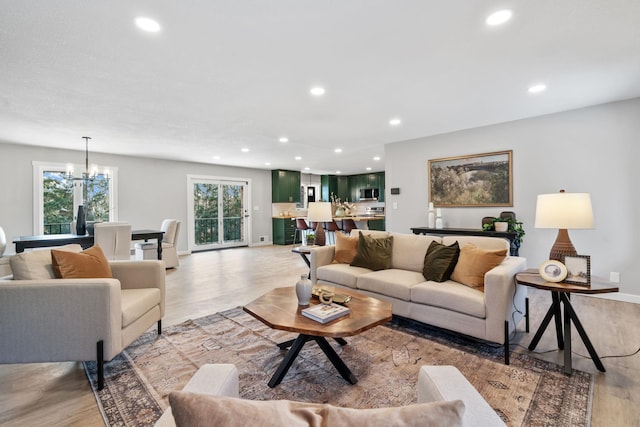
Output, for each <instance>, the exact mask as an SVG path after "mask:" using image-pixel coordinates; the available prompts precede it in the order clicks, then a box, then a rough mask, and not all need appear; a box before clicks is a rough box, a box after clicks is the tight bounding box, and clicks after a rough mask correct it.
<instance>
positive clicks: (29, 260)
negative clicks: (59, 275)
mask: <svg viewBox="0 0 640 427" xmlns="http://www.w3.org/2000/svg"><path fill="white" fill-rule="evenodd" d="M57 249H58V250H59V251H69V252H81V251H82V246H80V245H77V244H73V245H65V246H60V247H59V248H57ZM9 264H10V265H11V271H12V273H13V279H14V280H47V279H55V278H56V275H55V273H54V272H53V264H52V261H51V251H50V250H49V249H46V250H38V251H32V252H22V253H19V254H16V255H14V256H12V257H11V259H10V260H9Z"/></svg>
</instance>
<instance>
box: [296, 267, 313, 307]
mask: <svg viewBox="0 0 640 427" xmlns="http://www.w3.org/2000/svg"><path fill="white" fill-rule="evenodd" d="M312 288H313V286H312V285H311V280H309V278H308V277H307V275H306V274H301V275H300V280H298V283H296V296H297V297H298V304H299V305H309V300H310V299H311V291H312Z"/></svg>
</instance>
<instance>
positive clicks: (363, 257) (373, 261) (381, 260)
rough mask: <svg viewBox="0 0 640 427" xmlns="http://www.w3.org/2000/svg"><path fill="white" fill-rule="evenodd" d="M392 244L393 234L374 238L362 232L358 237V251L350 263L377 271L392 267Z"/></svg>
mask: <svg viewBox="0 0 640 427" xmlns="http://www.w3.org/2000/svg"><path fill="white" fill-rule="evenodd" d="M392 246H393V236H389V237H385V238H382V239H374V238H373V237H371V236H367V235H364V234H362V232H360V236H359V237H358V252H357V253H356V256H355V257H354V258H353V261H351V264H350V265H353V266H354V267H364V268H368V269H370V270H376V271H377V270H386V269H387V268H391V248H392Z"/></svg>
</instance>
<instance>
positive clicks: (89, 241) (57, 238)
mask: <svg viewBox="0 0 640 427" xmlns="http://www.w3.org/2000/svg"><path fill="white" fill-rule="evenodd" d="M163 235H164V231H159V230H133V231H131V240H144V241H147V240H153V239H155V240H156V241H157V242H158V259H162V237H163ZM13 243H15V244H16V253H20V252H24V250H25V249H34V248H48V247H51V246H64V245H70V244H73V243H76V244H78V245H80V246H82V249H87V248H89V247H91V246H93V236H91V235H88V234H86V235H84V236H77V235H75V234H43V235H39V236H21V237H18V238H17V239H16V240H14V241H13Z"/></svg>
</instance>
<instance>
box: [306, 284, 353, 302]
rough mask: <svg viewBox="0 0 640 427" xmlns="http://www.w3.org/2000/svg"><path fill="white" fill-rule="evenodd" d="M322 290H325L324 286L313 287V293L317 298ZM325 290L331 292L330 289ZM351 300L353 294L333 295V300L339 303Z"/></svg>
mask: <svg viewBox="0 0 640 427" xmlns="http://www.w3.org/2000/svg"><path fill="white" fill-rule="evenodd" d="M322 290H323V289H322V288H313V289H312V290H311V294H312V295H313V296H314V297H316V298H320V292H321V291H322ZM324 290H326V291H328V292H329V290H328V289H324ZM349 301H351V296H350V295H342V294H335V295H334V296H333V302H335V303H338V304H346V303H348V302H349Z"/></svg>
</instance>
